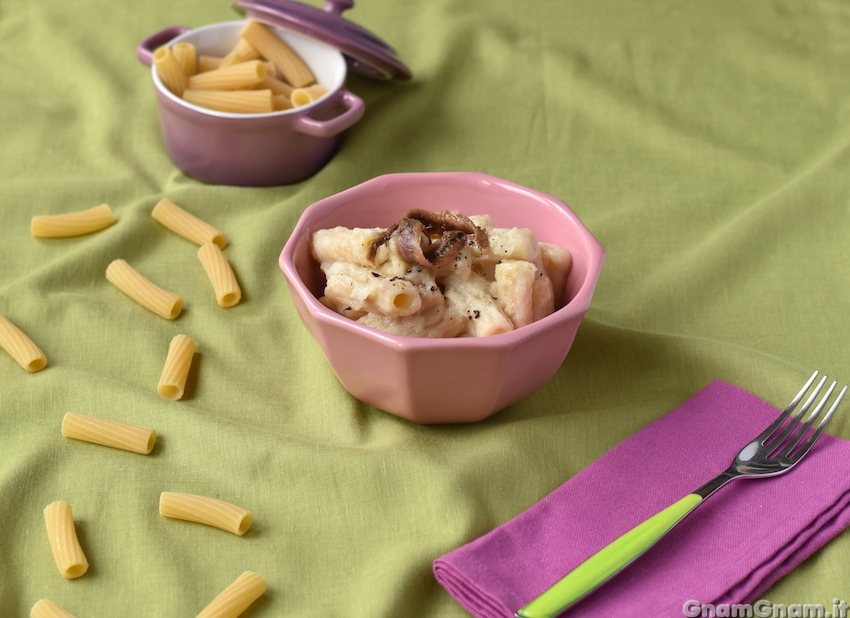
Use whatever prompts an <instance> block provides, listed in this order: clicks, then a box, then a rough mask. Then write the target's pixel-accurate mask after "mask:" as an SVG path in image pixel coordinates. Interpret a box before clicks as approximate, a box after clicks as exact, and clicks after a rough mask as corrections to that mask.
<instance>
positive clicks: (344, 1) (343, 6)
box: [325, 0, 354, 15]
mask: <svg viewBox="0 0 850 618" xmlns="http://www.w3.org/2000/svg"><path fill="white" fill-rule="evenodd" d="M353 6H354V0H325V10H326V11H327V12H328V13H336V14H337V15H341V14H342V12H343V11H346V10H348V9H350V8H351V7H353Z"/></svg>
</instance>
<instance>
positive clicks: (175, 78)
mask: <svg viewBox="0 0 850 618" xmlns="http://www.w3.org/2000/svg"><path fill="white" fill-rule="evenodd" d="M153 64H154V67H156V73H157V75H159V79H160V81H161V82H162V83H163V84H165V87H166V88H168V89H169V90H170V91H171V92H173V93H174V94H176V95H177V96H178V97H182V96H183V91H184V90H186V87H187V86H188V84H189V77H188V76H187V75H186V71H184V70H183V65H182V64H181V63H180V60H178V59H177V57H176V56H175V55H174V52H172V51H171V48H169V47H165V46H163V47H160V48H158V49H157V50H156V51H154V53H153Z"/></svg>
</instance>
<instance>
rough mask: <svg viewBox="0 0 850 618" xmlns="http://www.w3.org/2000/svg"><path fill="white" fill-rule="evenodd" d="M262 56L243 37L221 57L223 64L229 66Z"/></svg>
mask: <svg viewBox="0 0 850 618" xmlns="http://www.w3.org/2000/svg"><path fill="white" fill-rule="evenodd" d="M258 58H260V52H258V51H257V48H255V47H254V46H253V45H251V44H250V43H249V42H248V41H246V40H245V39H243V38H241V37H240V38H239V40H238V41H237V42H236V45H234V46H233V49H231V50H230V51H229V52H228V53H227V55H226V56H225V57H224V58H222V59H221V66H223V67H229V66H230V65H232V64H239V63H240V62H247V61H249V60H257V59H258Z"/></svg>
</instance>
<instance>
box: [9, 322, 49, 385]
mask: <svg viewBox="0 0 850 618" xmlns="http://www.w3.org/2000/svg"><path fill="white" fill-rule="evenodd" d="M0 348H3V349H4V350H6V352H8V353H9V355H10V356H11V357H12V358H14V359H15V360H16V361H17V363H18V364H19V365H20V366H21V367H23V368H24V369H26V370H27V371H29V372H30V373H34V372H36V371H41V370H42V369H44V368H45V367H47V357H46V356H45V355H44V352H42V351H41V350H40V349H39V347H38V346H37V345H35V343H33V341H32V339H30V338H29V337H28V336H27V335H26V333H24V332H23V331H22V330H21V329H20V328H18V327H17V326H15V325H14V324H12V323H11V322H10V321H9V320H8V319H7V318H5V317H3V316H2V315H0Z"/></svg>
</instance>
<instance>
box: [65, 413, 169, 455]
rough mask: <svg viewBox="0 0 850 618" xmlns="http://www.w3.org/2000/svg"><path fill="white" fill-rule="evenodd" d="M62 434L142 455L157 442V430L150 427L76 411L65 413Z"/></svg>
mask: <svg viewBox="0 0 850 618" xmlns="http://www.w3.org/2000/svg"><path fill="white" fill-rule="evenodd" d="M62 435H63V436H65V437H66V438H72V439H74V440H82V441H84V442H92V443H93V444H102V445H103V446H110V447H112V448H118V449H122V450H125V451H132V452H133V453H140V454H142V455H147V454H148V453H150V452H151V451H152V450H153V447H154V445H155V444H156V431H155V430H153V429H151V428H149V427H141V426H139V425H131V424H129V423H120V422H118V421H109V420H106V419H102V418H94V417H92V416H86V415H85V414H77V413H76V412H68V413H67V414H65V416H64V418H63V419H62Z"/></svg>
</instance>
